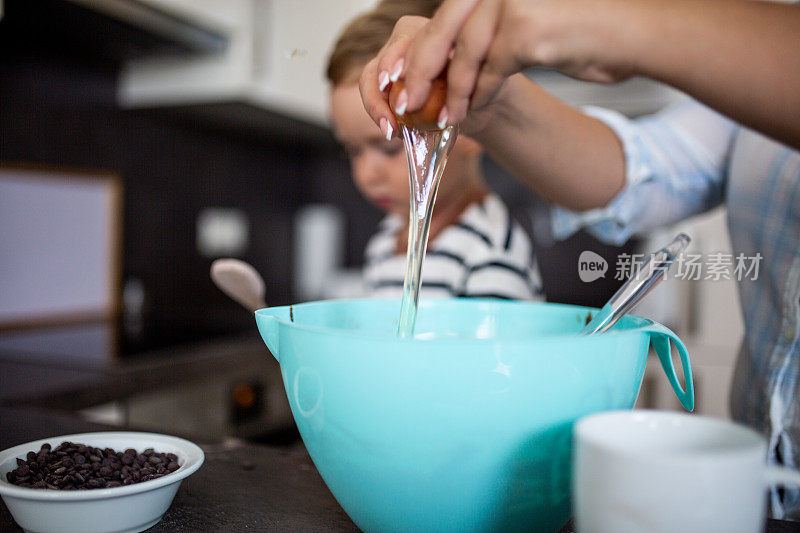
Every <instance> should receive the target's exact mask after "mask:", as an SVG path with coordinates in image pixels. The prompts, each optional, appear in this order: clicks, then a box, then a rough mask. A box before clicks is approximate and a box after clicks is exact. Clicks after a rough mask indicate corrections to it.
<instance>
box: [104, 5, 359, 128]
mask: <svg viewBox="0 0 800 533" xmlns="http://www.w3.org/2000/svg"><path fill="white" fill-rule="evenodd" d="M148 3H149V4H152V5H158V6H159V7H160V8H161V9H163V10H167V11H170V12H172V13H174V14H175V15H176V16H182V17H193V18H194V19H195V20H198V21H200V20H201V21H202V22H203V23H204V24H206V25H211V26H214V27H215V28H217V29H218V30H220V31H222V32H223V33H224V35H225V36H226V37H227V46H226V48H225V49H224V50H223V51H221V52H219V53H216V54H205V55H202V56H199V57H189V58H184V57H148V58H140V59H135V60H131V61H128V62H126V63H125V64H124V66H123V68H122V72H121V74H120V83H119V93H118V100H119V103H120V104H121V105H122V106H123V107H127V108H136V107H156V106H174V105H189V104H205V103H214V104H217V103H224V102H235V103H239V104H242V103H243V104H246V105H250V106H253V107H257V108H263V109H267V110H270V111H275V112H280V113H283V114H288V115H290V116H292V117H294V118H299V119H301V120H305V121H307V122H311V123H315V124H319V125H322V124H324V123H325V122H326V118H325V117H326V101H327V98H326V94H327V82H326V80H325V77H324V67H325V64H326V62H327V58H328V53H329V51H330V48H331V46H332V45H333V42H334V40H335V39H336V37H337V36H338V33H339V31H340V30H341V28H342V27H343V25H344V24H345V23H346V22H347V21H349V20H350V19H351V18H352V17H353V16H355V15H356V14H357V13H359V12H361V11H363V10H366V9H368V8H369V7H370V6H371V5H372V4H373V3H374V0H336V1H331V0H292V1H290V0H229V1H227V2H224V3H223V2H213V1H211V0H204V1H200V2H188V1H186V0H148Z"/></svg>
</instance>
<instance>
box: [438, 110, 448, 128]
mask: <svg viewBox="0 0 800 533" xmlns="http://www.w3.org/2000/svg"><path fill="white" fill-rule="evenodd" d="M436 126H437V127H438V128H439V129H440V130H443V129H444V128H445V126H447V107H446V106H443V107H442V110H441V111H439V121H438V122H437V123H436Z"/></svg>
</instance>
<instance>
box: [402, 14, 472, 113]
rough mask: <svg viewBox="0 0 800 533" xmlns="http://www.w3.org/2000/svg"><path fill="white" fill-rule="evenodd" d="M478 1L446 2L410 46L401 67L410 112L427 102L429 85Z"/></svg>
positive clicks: (439, 70) (440, 69)
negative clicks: (403, 73)
mask: <svg viewBox="0 0 800 533" xmlns="http://www.w3.org/2000/svg"><path fill="white" fill-rule="evenodd" d="M479 1H480V0H445V1H444V2H443V3H442V5H441V6H439V9H438V10H437V11H436V14H435V15H434V16H433V18H432V19H431V21H430V22H429V23H428V24H426V25H425V26H424V27H423V28H422V29H421V30H420V31H419V32H418V33H417V34H416V36H415V37H414V39H413V40H412V41H411V43H410V44H409V46H408V50H407V51H406V54H405V61H404V64H403V70H404V72H405V76H404V79H405V85H406V92H407V98H406V101H407V109H408V110H409V111H416V110H418V109H419V108H421V107H422V105H423V104H424V103H425V101H426V100H427V98H428V92H429V91H430V87H431V81H432V80H434V79H435V78H436V77H438V76H439V74H441V73H442V71H443V70H444V69H445V66H446V65H447V61H448V59H449V58H450V51H451V50H452V49H453V46H454V44H455V41H456V38H457V36H458V34H459V31H460V29H461V27H462V26H463V24H464V22H465V21H466V20H467V18H468V17H469V15H470V13H471V12H472V9H473V8H474V7H475V6H476V4H478V2H479Z"/></svg>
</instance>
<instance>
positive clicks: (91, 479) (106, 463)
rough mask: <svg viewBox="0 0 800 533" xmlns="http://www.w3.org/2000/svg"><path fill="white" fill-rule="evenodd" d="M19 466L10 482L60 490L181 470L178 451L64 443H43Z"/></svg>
mask: <svg viewBox="0 0 800 533" xmlns="http://www.w3.org/2000/svg"><path fill="white" fill-rule="evenodd" d="M16 462H17V468H15V469H14V470H11V471H10V472H8V473H6V479H7V480H8V481H9V483H12V484H14V485H17V486H20V487H29V488H37V489H42V488H49V489H59V490H77V489H96V488H106V487H108V488H110V487H120V486H124V485H131V484H133V483H139V482H142V481H148V480H150V479H156V478H159V477H162V476H164V475H168V474H169V473H171V472H174V471H175V470H178V468H180V466H179V465H178V457H177V456H176V455H175V454H174V453H160V452H156V451H155V450H154V449H153V448H147V449H146V450H144V451H143V452H142V453H141V454H138V453H137V451H136V450H134V449H133V448H128V449H126V450H125V452H118V451H115V450H113V449H111V448H105V449H100V448H93V447H91V446H87V445H85V444H76V443H72V442H66V441H65V442H62V443H61V444H60V445H59V446H57V447H56V448H52V447H51V446H50V445H49V444H46V445H42V447H41V448H40V449H39V451H38V452H36V451H30V452H28V453H27V454H26V455H25V459H20V458H17V460H16Z"/></svg>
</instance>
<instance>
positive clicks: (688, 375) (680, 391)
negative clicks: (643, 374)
mask: <svg viewBox="0 0 800 533" xmlns="http://www.w3.org/2000/svg"><path fill="white" fill-rule="evenodd" d="M648 330H649V332H650V343H651V344H652V345H653V349H654V350H655V351H656V354H657V355H658V359H659V360H660V361H661V366H662V367H663V368H664V372H665V373H666V374H667V379H669V383H670V385H672V390H673V391H675V395H676V396H677V397H678V400H680V402H681V404H682V405H683V407H684V408H685V409H686V410H687V411H693V410H694V383H693V381H692V367H691V365H690V364H689V354H688V353H687V351H686V346H684V344H683V342H682V341H681V340H680V339H679V338H678V336H677V335H675V333H673V332H672V331H670V330H669V328H666V327H664V326H662V325H661V324H657V323H653V324H651V325H650V327H649V328H648ZM670 340H672V342H673V343H674V344H675V347H676V348H677V349H678V354H679V355H680V357H681V365H683V376H684V378H685V381H686V388H685V389H684V388H683V387H681V384H680V382H679V381H678V376H677V375H676V374H675V366H674V365H673V364H672V353H671V351H672V350H671V348H670Z"/></svg>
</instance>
